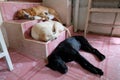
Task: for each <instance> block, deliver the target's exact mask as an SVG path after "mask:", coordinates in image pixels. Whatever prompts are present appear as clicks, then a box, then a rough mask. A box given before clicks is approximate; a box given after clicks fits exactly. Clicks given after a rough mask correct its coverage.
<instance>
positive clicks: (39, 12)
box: [14, 5, 61, 22]
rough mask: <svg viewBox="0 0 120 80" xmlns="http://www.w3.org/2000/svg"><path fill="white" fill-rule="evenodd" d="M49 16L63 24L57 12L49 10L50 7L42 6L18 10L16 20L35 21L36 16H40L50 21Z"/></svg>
mask: <svg viewBox="0 0 120 80" xmlns="http://www.w3.org/2000/svg"><path fill="white" fill-rule="evenodd" d="M49 15H53V16H54V19H55V20H57V21H59V22H61V20H60V18H59V15H58V14H57V12H56V11H55V10H54V9H52V8H48V7H45V6H41V5H40V6H35V7H31V8H28V9H21V10H18V11H17V12H16V13H15V15H14V20H19V19H35V16H39V17H41V18H42V19H44V20H48V19H49V17H48V16H49Z"/></svg>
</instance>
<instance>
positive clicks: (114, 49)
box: [0, 34, 120, 80]
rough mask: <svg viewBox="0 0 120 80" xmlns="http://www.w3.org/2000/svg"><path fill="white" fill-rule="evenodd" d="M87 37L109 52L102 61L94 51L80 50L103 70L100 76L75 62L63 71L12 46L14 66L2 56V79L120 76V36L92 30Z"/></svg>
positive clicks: (113, 79) (112, 79)
mask: <svg viewBox="0 0 120 80" xmlns="http://www.w3.org/2000/svg"><path fill="white" fill-rule="evenodd" d="M87 39H88V41H89V42H90V43H91V45H93V46H94V47H95V48H97V49H98V50H100V51H101V52H102V53H103V54H104V55H105V56H106V59H105V60H104V61H102V62H99V61H98V60H97V58H96V57H95V56H93V55H92V54H89V53H87V52H84V51H80V53H81V55H83V56H84V57H85V58H87V59H88V60H89V61H90V62H91V63H92V64H93V65H95V66H97V67H99V68H101V69H102V70H103V71H104V75H103V76H101V77H100V76H96V75H94V74H92V73H90V72H88V71H86V70H85V69H83V68H82V67H81V66H79V65H78V64H76V63H75V62H70V63H67V66H68V69H69V70H68V73H67V74H64V75H62V74H60V73H58V72H56V71H52V70H50V69H49V68H47V67H45V66H44V65H45V62H44V60H37V59H34V58H33V57H31V56H28V55H22V54H20V52H17V51H14V50H9V52H10V56H11V59H12V62H13V65H14V70H13V71H12V72H10V71H8V70H7V67H6V66H7V65H6V63H5V61H4V60H3V59H0V80H120V58H119V57H120V49H119V48H120V38H116V37H107V36H100V35H90V34H89V35H87Z"/></svg>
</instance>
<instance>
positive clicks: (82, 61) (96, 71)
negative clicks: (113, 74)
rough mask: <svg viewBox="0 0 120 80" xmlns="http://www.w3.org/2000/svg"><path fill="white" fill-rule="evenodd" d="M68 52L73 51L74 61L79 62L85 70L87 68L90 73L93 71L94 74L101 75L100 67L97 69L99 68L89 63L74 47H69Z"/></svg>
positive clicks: (71, 52)
mask: <svg viewBox="0 0 120 80" xmlns="http://www.w3.org/2000/svg"><path fill="white" fill-rule="evenodd" d="M68 52H69V53H70V54H73V53H74V55H73V56H72V58H74V61H75V62H77V63H78V64H80V65H81V66H82V67H83V68H84V69H86V70H88V71H90V72H91V73H94V74H99V75H103V71H102V70H101V69H99V68H97V67H95V66H93V65H92V64H91V63H89V62H88V61H87V60H86V59H85V58H84V57H82V56H81V55H80V54H79V52H78V51H76V50H75V49H71V50H69V51H68Z"/></svg>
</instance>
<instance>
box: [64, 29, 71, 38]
mask: <svg viewBox="0 0 120 80" xmlns="http://www.w3.org/2000/svg"><path fill="white" fill-rule="evenodd" d="M64 28H65V30H66V31H67V37H71V33H70V30H69V29H68V28H66V27H64Z"/></svg>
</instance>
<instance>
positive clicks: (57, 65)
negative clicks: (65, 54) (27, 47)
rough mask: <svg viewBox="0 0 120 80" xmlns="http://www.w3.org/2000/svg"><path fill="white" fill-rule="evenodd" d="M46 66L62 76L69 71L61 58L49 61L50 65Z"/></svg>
mask: <svg viewBox="0 0 120 80" xmlns="http://www.w3.org/2000/svg"><path fill="white" fill-rule="evenodd" d="M46 66H47V67H49V68H50V69H52V70H55V71H58V72H60V73H62V74H65V73H66V72H67V71H68V68H67V66H66V64H65V62H64V61H63V60H62V59H61V58H57V59H54V60H52V61H49V60H48V64H47V65H46Z"/></svg>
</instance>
